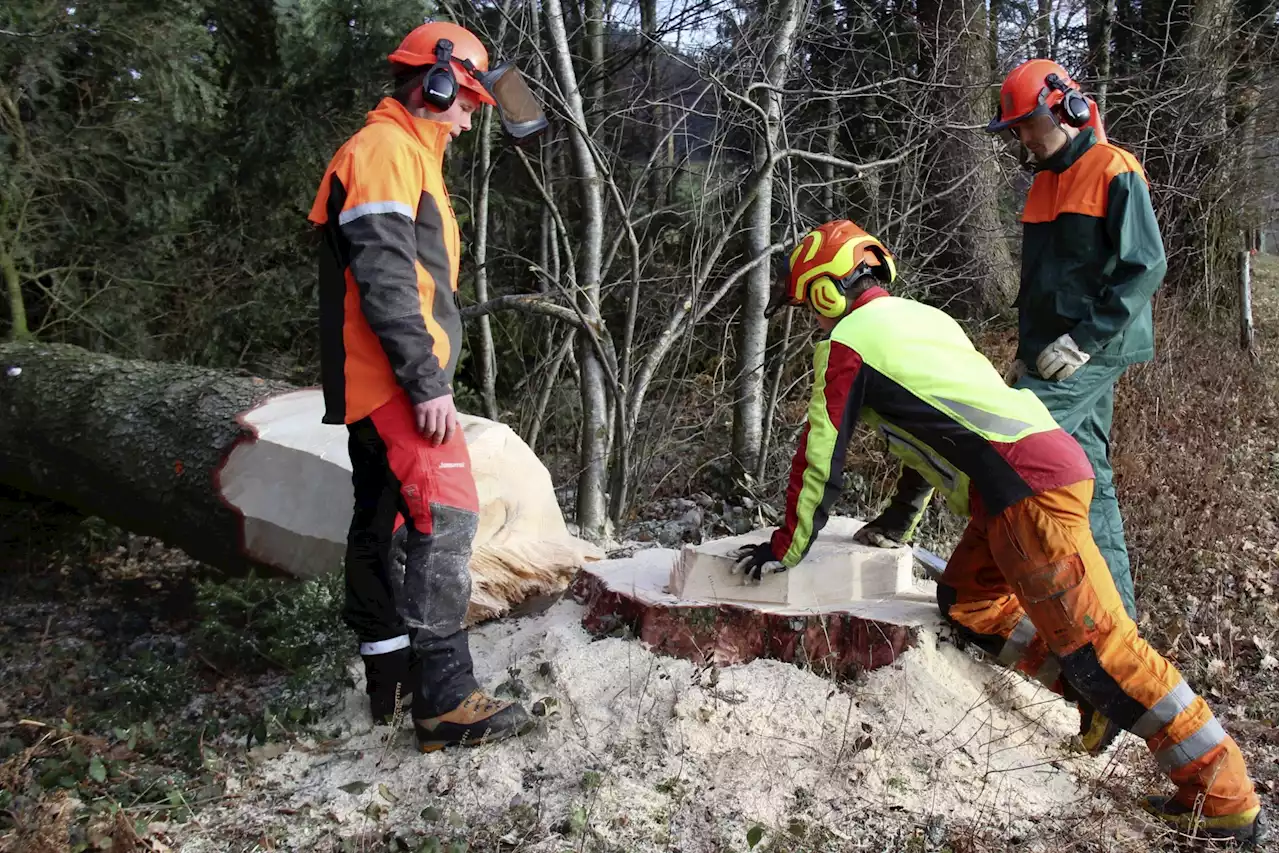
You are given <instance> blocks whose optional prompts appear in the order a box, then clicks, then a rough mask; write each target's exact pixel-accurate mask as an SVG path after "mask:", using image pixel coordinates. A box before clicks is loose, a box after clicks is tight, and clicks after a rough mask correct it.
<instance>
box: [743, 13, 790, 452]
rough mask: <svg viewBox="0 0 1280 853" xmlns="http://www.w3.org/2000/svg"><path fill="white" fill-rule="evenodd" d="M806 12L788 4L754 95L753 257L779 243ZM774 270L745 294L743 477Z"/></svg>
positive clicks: (751, 443) (753, 433) (756, 414)
mask: <svg viewBox="0 0 1280 853" xmlns="http://www.w3.org/2000/svg"><path fill="white" fill-rule="evenodd" d="M800 10H801V6H800V2H799V0H782V3H781V5H780V7H779V9H778V16H777V19H776V29H773V36H772V40H771V41H770V44H769V47H768V51H767V53H766V61H765V74H764V81H765V82H766V83H767V84H768V86H767V87H762V88H760V89H757V90H756V94H755V97H754V101H755V102H756V104H757V105H758V106H759V107H760V110H761V112H762V113H763V115H761V116H757V121H758V122H759V133H757V134H756V136H755V146H754V158H755V167H756V171H757V174H759V175H761V182H760V189H759V190H758V191H757V193H756V197H755V200H754V201H753V202H752V205H751V211H750V213H749V214H748V217H749V218H748V226H747V228H748V231H747V234H748V236H747V246H748V248H749V249H750V254H751V256H752V257H756V256H758V255H760V254H761V253H763V252H766V251H768V249H769V247H770V246H771V245H773V233H772V232H773V169H774V166H773V157H772V155H773V150H774V148H775V146H776V145H777V141H778V129H779V121H780V119H781V116H782V95H781V93H780V92H778V91H776V89H779V88H781V86H782V85H783V83H784V82H785V81H786V79H787V72H788V70H789V68H790V63H791V56H792V48H793V45H794V44H795V36H796V30H797V28H798V26H799V22H800ZM767 19H768V18H766V20H767ZM771 29H772V28H771ZM770 270H771V265H770V264H768V263H761V264H757V265H756V266H755V267H754V268H753V269H752V270H751V272H749V273H748V274H747V281H746V287H745V288H744V291H743V298H742V317H741V319H740V321H739V326H738V340H737V364H736V365H735V382H734V386H735V396H734V416H733V444H732V453H733V461H734V467H735V468H736V472H737V473H738V474H750V473H751V472H753V471H754V470H755V468H756V462H757V461H758V459H759V456H760V453H761V452H762V448H761V438H762V427H763V425H764V424H763V420H764V354H765V345H766V343H767V338H768V324H767V323H766V322H765V318H764V309H765V306H766V305H767V304H768V302H769V290H770V287H771V285H772V281H771V275H770Z"/></svg>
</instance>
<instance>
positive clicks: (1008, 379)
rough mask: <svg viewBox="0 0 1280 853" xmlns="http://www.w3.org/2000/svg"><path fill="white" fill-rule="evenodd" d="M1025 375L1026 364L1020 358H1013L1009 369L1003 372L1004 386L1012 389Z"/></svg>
mask: <svg viewBox="0 0 1280 853" xmlns="http://www.w3.org/2000/svg"><path fill="white" fill-rule="evenodd" d="M1026 375H1027V363H1026V362H1025V361H1023V360H1022V359H1020V358H1015V359H1014V360H1013V364H1011V365H1009V369H1008V370H1006V371H1005V372H1004V384H1005V385H1008V386H1009V387H1010V388H1012V387H1013V386H1014V385H1017V384H1018V380H1019V379H1021V378H1022V377H1024V376H1026Z"/></svg>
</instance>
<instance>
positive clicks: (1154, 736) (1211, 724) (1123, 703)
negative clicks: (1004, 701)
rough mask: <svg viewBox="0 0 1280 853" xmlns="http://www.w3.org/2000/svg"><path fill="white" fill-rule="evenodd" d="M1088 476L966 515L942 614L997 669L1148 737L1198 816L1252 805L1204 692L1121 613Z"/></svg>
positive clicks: (1243, 772) (1180, 796) (941, 594)
mask: <svg viewBox="0 0 1280 853" xmlns="http://www.w3.org/2000/svg"><path fill="white" fill-rule="evenodd" d="M1092 497H1093V481H1092V480H1084V481H1082V482H1078V483H1073V484H1071V485H1069V486H1064V487H1061V488H1057V489H1052V490H1049V491H1046V492H1043V493H1041V494H1037V495H1032V496H1031V497H1028V498H1024V499H1023V500H1021V501H1019V502H1017V503H1015V504H1013V505H1012V506H1010V507H1008V508H1007V509H1005V510H1004V511H1003V512H1001V513H1000V514H999V515H996V516H993V517H987V516H985V515H984V514H983V513H981V511H979V512H977V513H975V515H974V517H973V518H971V519H970V521H969V526H968V527H967V528H966V529H965V532H964V535H963V537H962V538H961V540H960V544H959V545H957V546H956V549H955V551H954V553H952V555H951V559H950V560H949V561H948V562H947V568H946V571H945V572H944V573H943V576H942V579H941V581H940V582H939V585H938V605H939V608H940V609H941V610H942V614H943V616H944V617H946V618H947V619H948V620H949V621H950V622H952V623H953V624H954V625H955V626H956V627H957V628H958V629H959V631H960V633H961V634H962V635H963V636H967V637H968V638H970V639H971V640H972V641H974V642H975V643H976V644H977V645H979V646H980V647H981V648H983V649H984V650H985V651H987V652H988V653H989V654H991V655H993V656H994V657H996V658H997V659H998V661H999V662H1000V663H1001V664H1003V665H1004V666H1007V667H1011V668H1013V669H1016V670H1018V671H1020V672H1022V673H1023V674H1025V675H1028V676H1030V677H1032V678H1036V679H1037V680H1039V681H1040V682H1042V683H1043V684H1045V685H1046V686H1048V687H1049V688H1050V689H1052V690H1054V691H1055V692H1057V693H1059V694H1061V693H1062V692H1063V689H1064V686H1065V685H1064V684H1063V682H1064V681H1065V682H1066V685H1069V686H1070V688H1071V689H1072V690H1073V691H1074V692H1075V693H1076V694H1078V695H1079V696H1081V697H1082V698H1083V699H1084V700H1085V701H1087V702H1088V703H1089V704H1090V705H1091V706H1092V707H1093V708H1094V709H1096V710H1097V711H1099V712H1101V713H1102V714H1104V715H1106V717H1108V718H1109V719H1110V720H1112V721H1113V722H1115V723H1117V724H1118V725H1120V726H1121V727H1122V728H1124V729H1126V730H1127V731H1130V732H1132V733H1134V734H1136V735H1138V736H1139V737H1141V738H1143V739H1144V740H1146V742H1147V748H1148V749H1149V750H1150V751H1151V754H1152V756H1154V758H1155V759H1156V761H1157V763H1158V764H1159V765H1160V768H1161V769H1162V770H1163V771H1164V772H1165V773H1166V774H1168V776H1169V778H1170V779H1171V780H1172V781H1173V783H1174V784H1175V785H1176V786H1177V794H1176V799H1177V800H1178V802H1180V803H1182V804H1183V805H1185V806H1188V807H1190V808H1203V814H1205V815H1206V816H1219V815H1229V814H1239V813H1241V812H1244V811H1247V810H1249V809H1251V808H1254V807H1256V806H1257V805H1258V797H1257V794H1256V793H1255V791H1254V786H1253V783H1252V781H1251V780H1250V778H1249V774H1248V771H1247V769H1246V768H1245V763H1244V756H1242V755H1241V754H1240V748H1239V747H1238V746H1237V745H1236V743H1235V741H1234V740H1233V739H1232V738H1231V736H1230V735H1228V734H1227V733H1226V732H1225V731H1224V730H1223V728H1222V725H1221V724H1220V723H1219V722H1218V720H1217V719H1216V718H1215V717H1214V715H1213V712H1212V711H1211V710H1210V709H1209V706H1208V704H1206V703H1205V701H1204V699H1203V698H1201V697H1200V696H1198V695H1197V694H1196V693H1195V692H1194V691H1192V689H1191V688H1190V687H1189V686H1188V685H1187V683H1186V681H1184V680H1183V678H1182V675H1181V674H1179V672H1178V670H1177V669H1176V668H1174V666H1173V665H1172V664H1171V663H1169V661H1167V660H1165V658H1164V657H1162V656H1161V655H1160V654H1159V653H1158V652H1156V651H1155V649H1153V648H1151V646H1149V645H1148V644H1147V642H1146V641H1145V640H1143V639H1142V638H1141V637H1139V636H1138V628H1137V625H1136V624H1134V621H1133V620H1132V619H1131V618H1130V617H1129V615H1128V614H1127V613H1126V612H1125V609H1124V605H1123V603H1122V602H1121V600H1120V594H1119V592H1118V591H1117V590H1116V586H1115V582H1114V581H1113V580H1112V578H1111V572H1110V571H1109V570H1108V568H1107V564H1106V562H1105V561H1104V560H1103V558H1102V554H1101V552H1100V551H1099V550H1098V546H1097V545H1096V544H1095V543H1094V540H1093V534H1092V533H1091V532H1090V529H1089V502H1090V500H1091V499H1092Z"/></svg>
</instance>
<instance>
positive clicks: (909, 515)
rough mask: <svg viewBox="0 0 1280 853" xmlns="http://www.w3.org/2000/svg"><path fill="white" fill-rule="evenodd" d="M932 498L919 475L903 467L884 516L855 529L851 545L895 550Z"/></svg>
mask: <svg viewBox="0 0 1280 853" xmlns="http://www.w3.org/2000/svg"><path fill="white" fill-rule="evenodd" d="M932 496H933V487H932V486H930V485H929V483H928V482H927V481H926V480H925V479H924V477H923V476H922V475H921V474H920V472H919V471H917V470H915V469H914V468H907V467H904V468H903V469H902V473H901V474H899V475H898V487H897V489H896V490H895V491H894V495H893V500H891V501H890V502H889V505H888V506H887V507H885V510H884V512H882V513H880V514H879V515H878V516H876V517H875V518H874V519H872V520H871V521H869V522H867V523H866V524H865V525H863V526H862V527H859V528H858V532H857V533H855V534H853V541H854V542H857V543H858V544H859V545H870V546H871V547H872V548H897V547H898V546H900V545H901V544H903V542H904V541H905V540H906V539H907V538H908V537H909V536H910V534H911V532H912V531H913V530H914V529H915V526H916V523H917V522H918V521H919V520H920V516H921V515H923V514H924V508H925V507H926V506H927V505H928V503H929V498H931V497H932Z"/></svg>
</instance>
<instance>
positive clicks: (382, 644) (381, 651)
mask: <svg viewBox="0 0 1280 853" xmlns="http://www.w3.org/2000/svg"><path fill="white" fill-rule="evenodd" d="M407 648H409V635H408V634H401V635H400V636H399V637H392V638H391V639H390V640H378V641H377V642H376V643H361V644H360V654H362V655H366V656H367V655H385V654H386V653H387V652H398V651H400V650H401V649H407Z"/></svg>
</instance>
